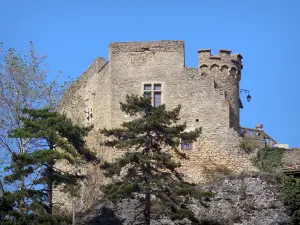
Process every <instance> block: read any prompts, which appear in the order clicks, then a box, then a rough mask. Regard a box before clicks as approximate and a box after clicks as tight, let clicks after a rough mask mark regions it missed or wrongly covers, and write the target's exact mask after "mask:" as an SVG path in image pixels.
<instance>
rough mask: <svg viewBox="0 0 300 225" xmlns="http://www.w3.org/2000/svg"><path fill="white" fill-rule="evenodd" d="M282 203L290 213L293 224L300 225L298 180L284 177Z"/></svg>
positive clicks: (299, 183) (299, 185)
mask: <svg viewBox="0 0 300 225" xmlns="http://www.w3.org/2000/svg"><path fill="white" fill-rule="evenodd" d="M282 199H283V203H284V204H285V205H286V206H287V208H288V209H289V210H290V212H291V216H292V219H293V224H295V225H296V224H300V179H299V178H295V177H288V176H285V178H284V179H283V187H282Z"/></svg>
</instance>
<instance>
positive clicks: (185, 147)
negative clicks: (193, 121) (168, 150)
mask: <svg viewBox="0 0 300 225" xmlns="http://www.w3.org/2000/svg"><path fill="white" fill-rule="evenodd" d="M181 150H193V143H191V142H181Z"/></svg>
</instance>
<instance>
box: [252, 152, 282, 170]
mask: <svg viewBox="0 0 300 225" xmlns="http://www.w3.org/2000/svg"><path fill="white" fill-rule="evenodd" d="M284 151H285V149H284V148H263V149H261V150H260V151H259V152H258V157H257V159H256V160H255V164H256V166H257V167H258V168H259V169H260V170H262V171H266V172H272V171H275V170H278V169H280V170H281V169H282V162H281V161H282V155H283V153H284Z"/></svg>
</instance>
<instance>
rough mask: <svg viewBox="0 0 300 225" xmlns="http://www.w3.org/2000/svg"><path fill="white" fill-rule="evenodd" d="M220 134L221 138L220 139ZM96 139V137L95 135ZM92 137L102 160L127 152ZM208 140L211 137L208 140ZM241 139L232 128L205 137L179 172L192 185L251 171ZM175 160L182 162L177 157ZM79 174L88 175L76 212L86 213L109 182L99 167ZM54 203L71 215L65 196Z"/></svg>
mask: <svg viewBox="0 0 300 225" xmlns="http://www.w3.org/2000/svg"><path fill="white" fill-rule="evenodd" d="M220 135H221V136H220ZM92 136H93V135H92ZM92 136H90V137H89V138H88V139H87V141H88V145H89V146H90V147H91V149H94V150H96V149H98V151H97V153H98V154H99V156H100V157H101V159H102V160H103V161H108V162H112V161H114V160H115V159H117V158H118V157H120V156H121V155H122V154H124V153H125V152H126V151H122V150H118V149H116V148H107V147H104V146H103V144H101V143H102V142H103V141H104V140H105V138H104V137H103V136H101V135H98V137H97V138H96V137H95V136H94V137H92ZM208 137H209V138H208ZM241 139H242V138H241V137H239V135H238V133H237V132H236V131H234V130H233V129H226V130H223V131H222V132H218V134H217V133H216V134H215V135H212V134H207V135H203V136H202V137H201V138H200V139H199V141H198V142H196V143H194V146H193V150H185V151H184V153H186V155H187V157H188V158H187V159H180V162H181V165H182V166H181V167H180V168H179V172H181V173H183V174H184V176H185V179H186V180H187V181H190V182H193V183H206V182H210V181H212V180H214V179H216V178H218V177H220V176H223V175H229V174H233V173H236V172H241V171H245V170H251V168H252V163H251V158H252V157H253V154H255V153H253V154H251V153H249V152H246V151H244V150H243V149H241V148H240V146H239V145H240V141H241ZM173 155H174V159H175V160H179V159H178V158H177V157H176V155H175V154H173ZM80 172H81V173H82V174H84V175H86V180H85V181H84V182H82V185H81V186H82V188H81V190H80V194H79V197H78V198H77V199H76V210H79V211H80V210H81V211H82V210H86V209H87V208H89V207H92V206H93V205H94V204H95V203H96V202H97V201H99V199H101V198H102V192H101V191H100V186H101V185H104V184H106V183H107V182H109V181H110V180H109V179H107V178H105V177H104V175H103V171H101V169H100V166H99V165H81V166H80ZM55 195H56V196H55V199H54V202H55V200H56V201H57V202H59V203H60V204H61V203H62V204H63V205H60V208H61V209H63V210H66V211H67V212H69V213H70V212H71V209H72V204H71V200H70V199H68V197H65V194H62V195H61V194H59V192H56V194H55Z"/></svg>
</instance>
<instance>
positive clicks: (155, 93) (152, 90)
mask: <svg viewBox="0 0 300 225" xmlns="http://www.w3.org/2000/svg"><path fill="white" fill-rule="evenodd" d="M144 96H145V97H146V98H150V99H151V103H152V105H153V106H155V107H157V106H160V105H161V104H162V88H161V84H158V83H150V84H144Z"/></svg>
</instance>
